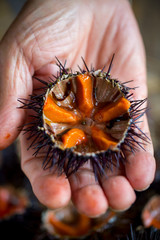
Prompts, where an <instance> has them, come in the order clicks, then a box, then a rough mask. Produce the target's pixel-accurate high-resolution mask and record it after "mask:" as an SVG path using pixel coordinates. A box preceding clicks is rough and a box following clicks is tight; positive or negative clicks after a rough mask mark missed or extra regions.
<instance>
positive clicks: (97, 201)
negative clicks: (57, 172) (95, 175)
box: [72, 185, 108, 217]
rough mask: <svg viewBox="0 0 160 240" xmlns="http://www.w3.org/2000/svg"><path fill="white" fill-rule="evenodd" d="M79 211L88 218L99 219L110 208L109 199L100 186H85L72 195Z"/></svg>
mask: <svg viewBox="0 0 160 240" xmlns="http://www.w3.org/2000/svg"><path fill="white" fill-rule="evenodd" d="M72 199H73V203H74V204H75V206H76V207H77V209H78V211H79V212H81V213H82V214H85V215H87V216H88V217H98V216H100V215H102V214H104V213H105V212H106V210H107V208H108V202H107V199H106V197H105V195H104V193H103V190H102V189H101V188H100V186H98V185H90V186H85V187H83V188H81V189H78V190H77V191H75V192H73V193H72Z"/></svg>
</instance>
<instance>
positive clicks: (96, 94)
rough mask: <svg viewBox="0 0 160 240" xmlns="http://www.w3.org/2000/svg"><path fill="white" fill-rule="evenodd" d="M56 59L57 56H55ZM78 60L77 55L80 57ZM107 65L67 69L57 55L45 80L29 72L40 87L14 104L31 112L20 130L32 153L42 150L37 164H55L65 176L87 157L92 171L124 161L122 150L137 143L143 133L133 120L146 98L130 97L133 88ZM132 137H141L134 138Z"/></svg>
mask: <svg viewBox="0 0 160 240" xmlns="http://www.w3.org/2000/svg"><path fill="white" fill-rule="evenodd" d="M56 59H57V58H56ZM82 60H83V59H82ZM112 61H113V58H112V60H111V63H110V65H109V68H108V71H107V72H104V71H103V70H96V71H95V70H94V69H93V68H91V70H89V68H88V67H87V65H86V63H85V61H84V60H83V62H84V65H85V70H82V69H81V68H80V67H79V71H77V72H75V73H72V71H70V70H69V69H67V68H65V65H66V62H65V64H64V65H63V64H62V63H61V62H60V61H59V60H58V59H57V65H58V67H59V73H58V74H57V76H53V79H52V78H50V80H49V81H44V80H42V79H39V78H37V77H35V79H37V80H38V81H39V82H41V83H42V84H43V85H44V87H42V88H41V90H42V92H41V93H40V94H38V95H31V96H30V99H28V100H25V99H19V101H20V102H21V103H22V104H23V105H22V106H21V107H20V108H23V109H32V110H34V112H35V115H33V116H32V118H34V120H33V121H31V122H30V123H27V124H26V125H25V126H24V128H23V131H24V133H29V137H28V139H29V140H30V139H33V140H32V143H31V145H30V146H29V148H31V147H32V148H34V149H35V153H34V155H35V156H36V155H37V154H38V152H39V151H40V149H43V150H44V151H45V152H46V156H45V158H44V162H43V168H44V169H46V168H48V167H52V166H54V167H55V166H56V167H57V171H58V173H59V174H62V173H63V172H64V173H65V174H66V176H67V177H68V176H69V175H71V174H72V173H74V172H76V171H77V170H78V169H79V168H80V167H81V166H82V165H83V164H84V163H85V162H87V161H90V163H91V165H92V168H93V172H94V174H95V177H96V178H97V177H98V176H99V175H104V174H105V169H106V168H112V167H113V165H114V164H115V165H116V166H118V165H119V162H122V163H124V162H125V161H126V153H127V152H128V151H129V152H132V153H134V151H136V150H138V148H139V147H140V148H143V144H142V143H141V142H144V141H147V136H146V135H145V133H143V132H142V130H141V129H140V128H139V127H138V126H137V124H138V122H139V118H141V117H142V116H143V115H144V113H145V112H146V108H141V106H142V105H143V103H145V102H146V99H143V100H133V93H131V92H130V91H131V90H134V88H130V87H127V83H129V82H131V81H129V82H125V83H120V82H119V81H118V80H116V79H112V78H111V76H110V70H111V65H112ZM138 139H140V140H142V141H139V140H138Z"/></svg>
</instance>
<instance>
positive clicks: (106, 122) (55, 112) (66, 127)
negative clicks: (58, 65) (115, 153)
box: [43, 71, 130, 155]
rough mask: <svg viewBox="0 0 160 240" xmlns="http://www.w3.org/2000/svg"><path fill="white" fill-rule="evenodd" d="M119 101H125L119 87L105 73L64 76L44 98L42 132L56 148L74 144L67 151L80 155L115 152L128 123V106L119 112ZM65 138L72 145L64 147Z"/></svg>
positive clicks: (123, 136) (122, 138)
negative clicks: (70, 150)
mask: <svg viewBox="0 0 160 240" xmlns="http://www.w3.org/2000/svg"><path fill="white" fill-rule="evenodd" d="M81 78H82V82H79V79H81ZM87 81H88V82H87ZM80 84H81V85H80ZM122 100H125V101H126V102H127V101H128V100H127V99H126V98H125V96H124V93H123V92H122V91H121V85H120V84H119V83H117V81H115V80H113V79H109V78H107V77H106V73H102V72H101V71H96V72H90V73H87V74H81V73H77V74H70V75H63V78H62V79H61V80H58V81H57V82H56V84H54V85H53V86H52V87H51V88H50V89H49V90H48V91H47V93H46V95H45V102H44V107H43V123H44V129H45V132H46V133H47V134H48V135H49V136H50V137H51V140H52V141H53V142H54V143H55V144H56V146H57V147H59V148H61V149H66V148H68V147H66V146H70V145H73V146H71V147H69V148H71V149H72V151H73V152H75V153H76V152H77V153H80V154H82V155H87V154H93V153H97V152H103V151H107V150H108V149H111V150H116V149H117V147H118V146H119V145H120V144H121V143H122V142H123V140H124V138H125V135H126V132H127V130H128V127H129V124H130V114H129V106H128V107H127V108H126V109H124V110H123V111H122V112H121V111H119V104H121V102H122ZM128 102H129V101H128ZM113 110H114V112H113ZM104 115H105V117H104ZM106 116H107V117H106ZM71 130H72V131H71ZM71 134H72V135H71ZM74 134H76V137H77V141H76V142H74V141H73V139H74V138H76V137H75V135H74ZM83 134H84V135H83ZM72 136H73V137H72ZM67 137H68V138H67ZM64 139H67V141H69V140H68V139H70V142H72V144H69V145H66V146H65V144H64Z"/></svg>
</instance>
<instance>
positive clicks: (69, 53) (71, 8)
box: [0, 0, 155, 217]
mask: <svg viewBox="0 0 160 240" xmlns="http://www.w3.org/2000/svg"><path fill="white" fill-rule="evenodd" d="M113 53H115V54H116V55H115V59H114V63H113V68H112V71H111V75H112V76H113V77H114V78H118V79H119V80H120V81H122V82H123V81H128V80H131V79H133V80H134V82H133V83H130V84H129V86H139V88H138V89H136V91H135V93H134V96H135V98H136V99H143V98H145V97H146V96H147V86H146V69H145V53H144V47H143V43H142V39H141V36H140V33H139V30H138V27H137V23H136V21H135V18H134V16H133V13H132V10H131V8H130V5H129V3H128V1H126V0H92V1H89V0H77V1H74V0H62V1H59V0H45V1H43V0H32V1H28V2H27V4H26V5H25V7H24V8H23V10H22V12H21V13H20V15H19V16H18V17H17V19H16V20H15V22H14V23H13V24H12V25H11V27H10V28H9V30H8V32H7V33H6V35H5V36H4V38H3V39H2V41H1V43H0V71H1V72H0V84H1V85H0V116H1V118H0V126H1V128H0V148H1V149H4V148H5V147H7V146H8V145H10V144H11V143H12V142H13V141H14V140H15V139H16V137H17V136H18V134H19V132H18V130H17V127H18V126H20V125H22V124H23V123H24V122H25V120H26V117H27V116H26V112H25V111H23V110H19V109H17V106H18V102H17V99H18V98H20V97H23V98H28V95H29V94H32V92H33V90H34V87H35V86H36V85H37V84H36V82H35V80H33V79H32V76H33V75H34V74H36V75H38V76H41V78H44V79H45V77H46V76H49V75H50V74H52V73H53V74H54V73H57V67H56V65H55V62H56V61H55V56H57V57H58V58H59V59H60V60H61V61H62V62H64V60H65V59H67V61H68V62H67V63H68V64H67V66H68V67H71V68H72V69H73V70H77V65H80V66H81V67H83V64H82V60H81V56H83V58H84V59H85V60H86V63H87V64H88V65H89V66H90V65H91V63H92V64H93V66H94V67H95V69H98V68H102V67H103V66H104V65H105V64H106V65H107V66H108V64H109V61H110V59H111V57H112V55H113ZM143 120H144V122H143V123H142V124H140V127H141V128H142V130H143V131H144V132H145V133H146V134H148V136H149V129H148V124H147V120H146V117H145V116H144V118H143ZM20 142H21V158H22V159H21V160H22V161H21V162H22V163H21V165H22V169H23V171H24V173H25V174H26V175H27V177H28V178H29V180H30V182H31V184H32V187H33V191H34V193H35V195H36V196H37V198H38V199H39V201H40V202H42V203H43V204H44V205H46V206H48V207H50V208H59V207H62V206H65V205H66V204H67V203H68V202H69V201H70V199H72V200H73V202H74V204H75V206H76V207H77V209H78V211H80V212H82V213H84V214H86V215H88V216H91V217H95V216H99V215H101V214H103V213H104V212H105V211H106V210H107V208H108V207H109V206H110V207H111V208H113V209H115V210H124V209H127V208H129V207H130V205H131V204H132V203H133V202H134V201H135V192H134V189H136V190H144V189H146V188H147V187H148V186H149V185H150V184H151V182H152V181H153V179H154V174H155V160H154V157H153V148H152V144H151V143H150V144H147V145H146V146H145V148H146V151H143V150H141V149H140V150H139V152H137V153H136V154H135V155H132V154H131V155H128V162H127V163H126V165H125V167H124V166H123V167H121V168H120V169H119V170H114V171H113V172H110V171H108V172H107V174H108V178H107V179H106V178H103V179H101V184H98V183H97V182H96V181H95V179H94V175H93V173H92V169H91V168H90V166H89V164H88V165H86V166H83V168H82V169H80V170H79V171H78V172H77V173H76V174H75V175H72V176H71V177H70V178H69V179H66V177H65V176H64V175H62V176H60V177H58V176H57V175H56V173H53V172H51V171H49V170H46V171H43V169H42V167H41V162H42V161H43V156H42V155H44V154H43V153H42V154H41V155H39V157H37V158H33V156H32V153H33V150H29V151H27V150H26V149H27V146H29V143H28V142H27V140H26V138H25V136H22V135H21V136H20Z"/></svg>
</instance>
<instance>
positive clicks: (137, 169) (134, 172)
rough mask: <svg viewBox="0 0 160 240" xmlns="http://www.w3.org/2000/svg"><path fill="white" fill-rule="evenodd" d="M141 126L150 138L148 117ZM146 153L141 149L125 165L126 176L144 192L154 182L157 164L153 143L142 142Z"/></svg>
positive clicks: (137, 188) (136, 188)
mask: <svg viewBox="0 0 160 240" xmlns="http://www.w3.org/2000/svg"><path fill="white" fill-rule="evenodd" d="M143 119H144V121H143V123H142V124H141V126H140V127H141V128H142V131H143V132H144V133H145V134H146V135H147V136H148V137H149V138H150V133H149V128H148V123H147V118H146V116H145V117H144V118H143ZM143 143H144V144H146V145H143V147H144V148H145V151H144V150H142V149H141V148H139V151H137V152H136V153H135V154H132V155H131V154H130V155H129V156H128V161H127V163H126V165H125V169H126V176H127V178H128V180H129V182H130V184H131V185H132V187H133V188H134V189H135V190H144V189H146V188H148V187H149V185H150V184H151V183H152V181H153V180H154V176H155V171H156V163H155V159H154V156H153V145H152V142H151V141H150V142H146V143H145V142H142V144H143Z"/></svg>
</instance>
